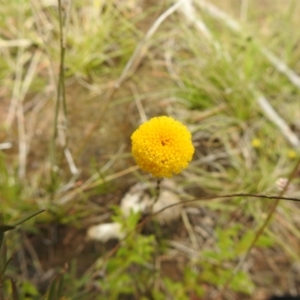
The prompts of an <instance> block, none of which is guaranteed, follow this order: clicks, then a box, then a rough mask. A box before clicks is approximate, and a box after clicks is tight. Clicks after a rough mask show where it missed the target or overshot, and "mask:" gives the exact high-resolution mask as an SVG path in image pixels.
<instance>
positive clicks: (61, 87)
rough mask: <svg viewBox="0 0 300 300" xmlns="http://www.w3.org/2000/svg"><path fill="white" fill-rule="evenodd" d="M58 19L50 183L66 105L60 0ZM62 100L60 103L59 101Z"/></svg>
mask: <svg viewBox="0 0 300 300" xmlns="http://www.w3.org/2000/svg"><path fill="white" fill-rule="evenodd" d="M58 19H59V33H60V39H59V41H60V62H59V77H58V83H57V98H56V104H55V115H54V130H53V137H52V143H51V150H50V152H51V153H50V156H51V165H52V168H51V180H52V184H53V183H54V180H55V174H54V172H53V167H54V166H55V165H56V163H57V162H56V146H55V143H56V139H57V137H58V127H59V124H58V122H59V114H60V111H61V105H62V112H63V115H64V120H66V115H67V105H66V93H65V74H64V61H65V43H64V30H63V24H64V20H63V16H62V5H61V0H58ZM61 102H62V103H61Z"/></svg>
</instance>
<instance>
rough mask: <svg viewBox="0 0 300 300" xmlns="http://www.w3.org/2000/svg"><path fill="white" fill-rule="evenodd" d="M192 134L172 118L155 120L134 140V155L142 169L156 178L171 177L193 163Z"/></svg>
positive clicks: (133, 135) (142, 128)
mask: <svg viewBox="0 0 300 300" xmlns="http://www.w3.org/2000/svg"><path fill="white" fill-rule="evenodd" d="M191 137H192V136H191V133H190V132H189V131H188V129H187V128H186V126H184V125H183V124H182V123H180V122H178V121H175V120H174V119H173V118H171V117H166V116H163V117H155V118H152V119H151V120H149V121H148V122H146V123H144V124H142V125H141V126H140V127H139V128H138V129H137V130H136V131H135V132H134V133H133V134H132V136H131V142H132V155H133V157H134V158H135V160H136V163H137V164H138V165H139V167H140V168H141V169H142V170H144V171H146V172H149V173H151V174H152V175H153V176H155V177H172V175H173V174H178V173H180V172H181V171H182V170H183V169H185V168H186V167H187V166H188V164H189V162H190V161H191V159H192V157H193V154H194V151H195V149H194V146H193V144H192V140H191Z"/></svg>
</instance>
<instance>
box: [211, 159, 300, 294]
mask: <svg viewBox="0 0 300 300" xmlns="http://www.w3.org/2000/svg"><path fill="white" fill-rule="evenodd" d="M299 166H300V158H299V159H298V161H297V163H296V165H295V167H294V170H293V171H292V172H291V174H290V176H289V178H288V181H287V184H286V185H285V187H284V189H283V190H282V191H280V193H279V196H278V197H275V198H274V197H273V199H275V202H274V203H273V204H272V205H271V208H270V211H269V213H268V216H267V218H266V219H265V221H264V223H263V224H262V226H261V227H260V228H259V229H258V231H257V232H256V234H255V237H254V239H253V241H252V242H251V244H250V246H249V248H248V249H247V252H246V254H245V255H244V257H243V258H242V259H241V261H240V262H239V263H238V265H237V266H236V268H235V269H234V271H233V273H232V274H231V276H230V277H229V278H228V280H227V281H226V283H225V285H224V286H223V288H222V290H221V291H220V293H219V294H218V295H217V296H216V297H215V299H216V300H218V299H223V295H224V293H225V292H226V290H227V289H228V287H229V285H230V283H231V282H232V280H233V279H234V278H235V276H236V274H237V272H238V271H239V270H240V269H241V267H242V265H243V264H244V262H245V261H246V260H247V258H248V257H249V254H250V252H251V250H252V248H253V247H254V246H255V244H256V243H257V241H258V239H259V238H260V236H261V235H262V234H263V233H264V231H265V229H266V227H267V226H268V225H269V224H270V222H271V220H272V217H273V215H274V213H275V211H276V208H277V206H278V204H279V201H280V200H283V199H282V196H283V195H284V193H285V192H286V190H287V189H288V187H289V185H290V182H291V180H292V178H294V177H295V175H296V172H297V170H298V168H299ZM296 201H299V200H296Z"/></svg>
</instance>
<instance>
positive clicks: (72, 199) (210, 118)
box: [0, 0, 300, 299]
mask: <svg viewBox="0 0 300 300" xmlns="http://www.w3.org/2000/svg"><path fill="white" fill-rule="evenodd" d="M104 2H105V1H104ZM104 2H103V1H102V2H101V1H86V2H85V3H84V4H83V3H82V1H72V5H71V6H70V7H69V6H64V8H63V10H62V17H63V34H64V43H65V59H64V66H65V69H64V77H65V82H64V87H65V93H66V94H65V99H66V102H65V105H66V111H64V109H63V105H61V106H60V107H59V109H58V111H57V112H55V110H56V107H57V106H56V99H58V98H57V92H58V90H57V84H58V78H59V65H60V63H61V61H60V60H61V54H60V53H61V52H60V51H61V48H60V30H59V27H60V22H59V14H58V5H57V3H56V1H53V2H52V4H51V5H49V6H47V5H43V4H41V3H42V2H41V3H40V1H35V0H32V1H3V3H2V5H1V16H0V28H1V29H0V38H1V40H4V41H5V43H6V44H5V45H4V46H3V47H2V46H1V47H0V51H1V56H0V80H1V82H2V83H3V84H2V87H1V89H0V130H1V131H0V145H1V143H4V142H11V143H12V148H11V149H4V150H0V212H1V213H2V214H3V217H4V221H3V222H4V224H14V223H16V222H17V221H18V220H20V219H23V218H24V217H26V216H28V215H30V214H31V213H33V212H35V211H38V210H40V209H46V210H47V211H46V212H44V213H42V214H40V215H39V216H37V217H35V218H32V219H30V220H28V221H27V222H25V223H24V224H21V225H20V226H18V229H17V230H12V231H8V232H7V233H6V234H5V243H6V245H7V247H6V248H5V247H2V252H1V254H0V255H1V257H0V262H1V265H0V271H1V270H3V267H4V261H5V260H4V256H5V253H4V252H6V256H7V259H9V258H10V257H12V256H13V257H14V259H13V260H12V262H10V263H9V264H8V266H7V268H6V270H5V274H6V277H2V276H0V279H1V281H2V282H4V285H3V288H2V290H1V285H0V299H10V298H11V297H12V296H11V295H12V293H13V291H12V290H13V287H14V286H13V287H12V286H11V281H10V280H11V279H15V282H16V286H17V287H18V289H19V293H20V296H19V298H14V299H108V298H109V299H128V298H126V297H129V298H130V299H175V298H176V297H177V299H179V298H180V299H191V298H193V297H197V296H198V297H200V298H201V297H203V299H212V298H210V297H211V296H209V295H212V294H217V293H218V292H222V289H223V288H224V287H225V286H226V291H225V292H224V297H225V298H224V299H255V297H256V296H255V295H256V293H259V292H261V291H263V293H265V294H266V295H268V294H271V293H273V292H289V286H288V283H286V282H285V281H284V280H281V279H282V278H281V277H280V274H279V273H278V272H277V273H276V272H275V271H274V265H275V266H276V265H277V264H278V268H279V270H281V273H282V274H286V273H288V272H289V273H290V274H292V275H293V276H291V280H292V283H293V284H294V285H295V286H296V289H297V288H298V287H299V285H300V283H299V281H298V279H297V276H298V278H299V272H298V271H295V270H294V268H293V266H294V265H295V264H298V263H299V255H298V253H299V247H300V244H299V241H298V240H299V238H298V237H300V232H299V229H298V228H299V221H298V217H297V216H298V214H299V206H298V205H297V203H294V202H291V201H281V202H280V203H279V205H278V207H277V210H276V212H275V213H274V214H273V221H272V222H270V224H268V226H267V228H266V230H264V232H263V233H262V234H261V235H260V236H259V237H258V234H257V232H258V231H259V230H260V228H262V226H263V224H264V222H265V220H266V218H267V216H268V214H269V212H270V209H271V205H272V204H274V203H275V200H271V199H258V198H254V197H242V196H236V197H232V198H231V199H230V198H229V199H227V198H226V199H222V198H216V199H213V200H201V197H202V196H204V195H215V194H219V195H226V194H232V193H252V194H266V195H277V194H279V192H278V190H277V188H276V181H277V180H278V179H279V178H281V177H289V176H290V174H291V172H292V171H293V169H294V168H295V166H296V164H297V161H298V159H299V154H300V153H299V149H295V148H293V146H291V145H290V144H289V142H288V141H287V139H286V137H285V136H284V135H283V134H282V133H281V131H280V130H279V129H278V128H277V126H276V125H275V124H274V123H273V122H271V121H270V120H269V119H268V118H267V117H266V116H265V113H264V112H263V111H262V108H261V107H260V106H259V105H258V102H257V95H258V93H261V94H263V95H264V96H265V97H266V99H268V101H269V103H270V104H271V105H272V107H273V108H274V109H275V110H276V111H277V113H278V114H279V115H280V116H281V117H282V118H283V120H285V122H286V123H287V125H288V126H289V127H290V128H292V129H293V130H294V131H295V132H296V134H298V138H299V132H300V123H299V121H298V120H299V117H300V113H299V111H300V104H299V103H300V102H299V94H300V90H299V88H298V87H297V86H295V85H294V84H292V83H291V82H290V81H289V80H288V78H287V77H286V76H285V75H284V74H282V73H280V72H279V71H278V70H277V69H276V67H274V65H272V64H271V63H270V61H268V59H267V58H266V57H265V56H264V55H263V53H262V51H261V49H262V47H268V49H269V50H270V51H271V52H272V53H274V54H275V55H277V56H278V57H279V58H280V59H281V60H282V61H284V62H285V63H286V64H287V65H288V66H289V67H290V68H291V69H292V70H293V71H294V72H296V73H298V74H300V64H299V57H300V48H299V45H298V40H299V32H298V31H297V30H296V29H297V28H299V26H300V24H299V18H298V16H299V13H300V6H299V3H298V2H297V1H296V0H294V1H293V0H290V1H288V3H286V1H283V0H278V1H273V2H272V1H252V2H251V3H250V2H249V6H248V9H247V18H246V20H245V19H243V20H242V19H240V11H239V9H240V8H239V9H238V8H237V7H236V6H235V7H233V4H232V2H231V1H225V2H224V3H223V2H222V3H223V4H222V5H223V8H222V9H224V12H226V13H227V14H228V15H231V16H232V17H233V18H235V19H236V20H238V21H240V24H241V26H242V28H243V29H242V31H241V33H238V32H233V31H232V30H231V29H230V28H228V27H227V26H226V25H225V23H224V21H222V20H216V19H215V18H214V17H213V16H211V15H209V14H208V13H207V12H205V11H203V10H201V9H200V8H199V7H198V6H197V5H195V7H194V8H195V15H196V17H197V18H199V19H200V18H201V20H202V21H203V22H204V23H205V25H206V26H207V28H208V30H209V31H210V33H211V36H212V37H213V40H210V39H207V38H205V36H204V35H203V34H202V33H201V32H200V31H199V30H198V29H197V28H196V27H195V26H193V24H191V23H190V22H189V21H188V20H187V19H186V18H185V17H184V16H183V15H182V14H181V13H179V12H176V13H174V14H172V15H171V16H170V17H169V18H168V19H167V20H166V21H165V22H164V23H163V24H162V25H161V26H160V27H159V28H158V29H157V31H156V32H155V34H154V35H153V36H152V37H151V39H150V40H149V41H148V42H147V45H146V46H145V47H144V48H142V50H143V51H141V52H140V53H139V56H138V57H137V59H136V60H135V61H134V63H133V66H132V69H131V70H133V71H134V72H133V74H130V72H129V73H128V74H127V75H128V77H127V78H126V80H125V81H124V82H123V83H122V84H121V86H120V87H119V88H116V87H115V86H114V83H116V82H117V81H118V79H119V78H120V75H121V74H122V71H123V70H124V68H125V66H126V64H127V62H128V60H129V59H130V58H131V56H132V54H133V53H134V50H135V48H136V47H137V45H138V43H140V42H141V40H142V39H143V37H144V36H145V33H146V32H147V30H148V29H149V28H150V27H151V25H152V24H153V22H155V20H157V18H158V17H159V15H160V14H161V13H162V12H163V11H165V10H166V9H167V8H168V7H169V6H170V5H171V3H169V2H168V1H166V2H164V3H163V4H159V5H154V4H153V3H152V2H151V3H152V4H151V3H150V2H149V3H148V1H144V4H142V3H141V2H139V1H136V0H132V1H117V0H110V1H106V2H105V3H104ZM215 2H216V4H217V5H219V4H218V3H217V2H218V1H215ZM245 2H246V1H245ZM245 2H243V3H244V4H245ZM49 3H50V2H49ZM21 40H26V41H27V42H28V43H29V44H28V46H25V47H24V46H22V45H21V43H22V41H21ZM8 42H14V43H16V44H17V45H19V46H13V47H8V46H7V45H8V44H7V43H8ZM0 45H1V44H0ZM131 75H132V76H131ZM62 98H63V97H62V95H61V98H60V99H62ZM139 101H140V107H139V110H138V103H139ZM61 104H62V103H61ZM143 112H144V113H145V114H146V116H147V117H148V118H150V117H152V116H156V115H161V114H169V115H171V116H173V117H174V118H177V119H179V120H181V121H182V122H183V123H185V124H187V125H188V127H189V128H190V129H191V132H192V134H193V142H194V145H195V148H196V152H195V155H194V159H193V162H192V163H191V164H190V166H189V168H188V169H187V170H185V171H184V172H183V173H182V174H181V175H178V176H176V177H175V178H174V180H175V182H176V184H177V188H176V190H177V192H178V193H180V197H181V199H182V200H183V201H185V200H190V199H192V198H194V197H196V199H199V201H198V202H193V203H190V204H186V206H185V208H184V211H185V213H186V216H187V218H188V222H189V223H190V227H189V226H188V225H187V223H186V221H183V219H184V217H182V220H179V221H178V223H176V224H175V223H174V224H170V225H165V226H161V227H160V226H156V225H155V224H153V222H154V221H149V222H148V223H150V225H149V224H148V226H149V228H148V227H147V226H145V228H144V229H143V230H142V229H141V227H140V226H141V225H138V216H135V215H132V216H130V217H129V218H128V219H124V218H123V217H122V216H121V214H120V212H119V211H118V209H113V207H114V205H118V204H119V202H120V199H121V198H122V196H123V195H124V193H125V192H126V191H127V190H128V189H129V188H130V187H131V186H132V185H133V184H134V183H136V182H137V181H147V180H149V178H148V177H147V175H145V174H143V173H142V172H140V171H137V170H136V169H131V167H132V166H134V162H133V160H132V158H131V155H130V135H131V133H132V132H133V130H134V129H135V128H136V126H137V125H138V124H139V123H140V119H141V115H142V114H143ZM55 116H57V120H56V121H55ZM64 118H66V119H65V120H64ZM55 126H58V127H57V128H58V136H57V138H54V137H53V136H54V135H53V130H54V127H55ZM63 139H65V141H64V142H63V143H62V140H63ZM24 144H25V145H26V151H25V152H24V150H22V149H24V148H22V145H23V146H24ZM20 145H21V147H20ZM65 149H68V151H70V154H71V155H72V157H73V160H74V164H75V165H76V167H77V169H78V170H79V172H78V173H77V174H75V172H74V171H73V172H72V169H71V168H70V160H68V157H67V156H66V155H65V152H64V151H65ZM51 151H52V155H53V153H55V160H54V159H53V158H51ZM22 155H23V156H22ZM24 155H25V158H26V159H25V160H24ZM24 167H25V168H24ZM298 172H299V171H298ZM297 174H298V173H296V176H294V178H293V179H292V182H291V183H292V184H293V185H294V194H295V195H297V192H298V190H299V179H298V178H297V176H298V175H297ZM180 189H181V190H180ZM291 195H293V193H291ZM298 195H299V193H298ZM187 207H189V208H190V209H191V207H192V209H194V210H193V211H194V212H193V213H191V212H190V211H189V210H188V208H187ZM195 211H197V214H196V216H195V215H193V214H195ZM112 219H117V220H118V222H120V223H122V224H123V225H124V228H125V230H126V233H128V234H129V235H128V238H127V239H126V240H125V241H124V242H123V243H121V244H116V243H113V242H111V243H108V244H106V245H103V244H101V243H96V242H92V241H87V240H86V234H85V231H86V229H87V228H88V227H89V226H91V225H94V224H98V223H105V222H109V221H110V220H112ZM1 223H2V221H1ZM201 226H205V228H206V229H207V230H208V231H207V232H209V234H208V236H207V237H206V238H205V239H204V240H201V239H200V236H201V234H200V233H199V230H200V229H199V227H201ZM74 228H75V229H74ZM153 228H156V229H155V230H154V229H153ZM135 229H137V230H136V231H135ZM160 230H161V232H160ZM197 230H198V231H197ZM0 231H1V230H0ZM2 231H3V230H2ZM193 236H194V237H196V240H197V242H195V241H194V240H193ZM256 237H257V238H258V241H257V243H256V245H255V247H254V249H253V251H250V255H249V256H248V257H247V259H246V260H245V262H244V263H243V264H241V265H240V266H241V267H240V269H239V270H237V272H236V273H235V276H234V277H232V278H231V275H232V274H233V272H234V270H235V268H236V266H237V265H239V262H240V261H242V259H243V257H244V256H245V255H246V254H247V252H248V251H249V250H250V247H251V243H252V242H253V240H254V239H255V238H256ZM178 244H180V245H181V248H180V246H178ZM45 245H47V247H46V248H41V247H45ZM176 247H178V248H176ZM40 249H45V250H44V251H45V253H47V255H50V256H48V257H47V256H45V255H46V254H45V255H44V252H43V251H42V250H40ZM186 249H190V251H188V250H186ZM49 253H50V254H49ZM51 253H52V254H51ZM51 255H52V256H51ZM276 255H277V256H276ZM278 256H280V258H281V260H280V261H279V262H277V260H276V259H278ZM55 257H58V259H55ZM265 257H268V259H267V260H266V259H265ZM167 262H171V266H172V267H168V265H167ZM39 266H40V267H39ZM49 269H51V270H53V271H54V272H53V276H50V277H49V278H46V277H47V276H46V275H45V274H46V273H47V271H48V270H49ZM297 272H298V273H297ZM55 274H56V276H55ZM263 274H267V275H268V280H266V279H265V277H264V275H263ZM43 276H44V277H43ZM39 277H40V278H46V279H45V281H43V282H42V281H41V280H39V279H38V278H39ZM278 282H281V285H279V284H278ZM70 287H72V288H70ZM297 292H298V293H300V290H299V288H298V290H297ZM26 293H27V295H26ZM30 295H31V296H30ZM63 296H64V298H60V297H63ZM1 297H2V298H1ZM14 297H15V296H14ZM28 297H29V298H28ZM30 297H31V298H30ZM45 297H46V298H45ZM178 297H179V298H178ZM251 297H252V298H251ZM201 299H202V298H201Z"/></svg>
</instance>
